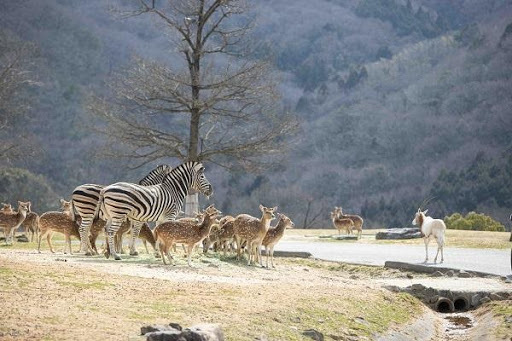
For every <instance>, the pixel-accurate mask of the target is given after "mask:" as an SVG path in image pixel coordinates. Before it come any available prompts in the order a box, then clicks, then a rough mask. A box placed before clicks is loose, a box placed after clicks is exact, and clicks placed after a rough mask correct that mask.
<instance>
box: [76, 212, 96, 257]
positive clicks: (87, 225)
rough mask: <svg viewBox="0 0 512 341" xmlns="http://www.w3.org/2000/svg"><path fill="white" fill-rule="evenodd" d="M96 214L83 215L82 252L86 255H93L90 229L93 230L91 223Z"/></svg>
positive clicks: (80, 230)
mask: <svg viewBox="0 0 512 341" xmlns="http://www.w3.org/2000/svg"><path fill="white" fill-rule="evenodd" d="M93 219H94V216H92V215H90V216H83V217H82V222H81V223H80V228H79V232H80V253H84V254H85V255H86V256H92V252H91V250H92V246H91V243H90V242H89V231H90V230H91V224H92V221H93Z"/></svg>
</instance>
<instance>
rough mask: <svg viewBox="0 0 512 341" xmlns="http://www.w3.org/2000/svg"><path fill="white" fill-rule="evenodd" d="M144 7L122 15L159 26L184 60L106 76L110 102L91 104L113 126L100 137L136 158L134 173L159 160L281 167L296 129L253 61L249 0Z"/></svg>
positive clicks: (263, 65) (139, 65) (268, 74)
mask: <svg viewBox="0 0 512 341" xmlns="http://www.w3.org/2000/svg"><path fill="white" fill-rule="evenodd" d="M161 3H162V2H158V4H161ZM138 5H139V8H138V9H137V10H133V11H129V12H127V11H124V12H118V13H121V14H122V15H123V16H125V17H131V16H140V15H150V16H152V18H154V20H156V22H157V23H160V24H163V27H164V28H165V29H166V30H167V31H168V32H169V36H170V37H171V38H170V39H171V43H172V44H173V45H174V46H175V47H176V48H177V51H176V52H177V54H178V55H179V56H180V57H181V61H182V63H181V67H180V66H179V65H178V66H176V65H177V64H179V63H177V62H176V61H173V62H174V63H168V64H164V63H160V62H156V61H150V60H147V59H144V58H142V57H134V59H133V63H131V65H130V66H128V67H126V68H125V69H123V70H121V71H119V72H118V73H116V74H115V75H114V76H113V77H112V79H111V80H110V82H109V87H110V90H111V91H112V93H111V96H103V97H101V96H93V97H92V98H91V101H90V103H89V108H90V111H91V112H92V113H94V114H95V115H97V116H100V117H101V118H103V119H105V120H106V122H107V123H108V124H107V126H106V127H105V128H104V129H103V130H102V132H103V133H105V134H106V135H107V136H108V137H109V138H110V139H111V141H110V142H111V143H109V145H110V146H114V148H111V149H110V150H109V152H110V154H111V155H113V156H116V157H119V156H120V157H125V158H128V159H130V160H131V161H135V162H134V163H133V167H138V166H141V165H144V164H146V163H148V162H151V161H153V160H157V159H160V158H163V157H177V158H179V159H181V160H197V161H210V162H213V163H216V164H219V165H221V166H223V167H226V168H231V167H240V166H242V167H243V168H244V169H247V170H257V169H262V168H264V167H267V166H268V165H269V163H272V162H275V161H276V160H277V159H276V157H278V156H279V155H282V151H283V148H284V147H285V143H286V137H287V135H289V134H290V133H292V132H293V131H294V130H295V129H296V127H297V123H296V122H295V120H294V119H293V118H292V117H291V116H290V115H288V114H286V113H285V112H284V110H282V109H281V108H279V104H278V103H279V96H278V91H277V89H276V87H277V81H276V79H275V78H274V77H273V75H272V70H271V68H270V65H269V63H267V62H265V61H254V60H251V59H250V55H249V54H248V51H249V50H248V49H247V45H248V44H247V34H248V32H249V31H250V29H251V27H252V21H251V20H250V19H249V17H248V16H247V15H244V14H245V13H246V12H247V9H248V8H247V4H246V3H245V1H241V0H175V1H167V2H165V5H164V6H162V7H158V8H157V7H156V6H155V1H147V0H138ZM171 65H173V66H171ZM196 198H197V197H196ZM187 199H189V200H190V198H187ZM196 200H197V199H196Z"/></svg>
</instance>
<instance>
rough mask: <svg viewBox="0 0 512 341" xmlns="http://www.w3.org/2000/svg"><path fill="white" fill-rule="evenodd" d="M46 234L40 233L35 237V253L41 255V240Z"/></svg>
mask: <svg viewBox="0 0 512 341" xmlns="http://www.w3.org/2000/svg"><path fill="white" fill-rule="evenodd" d="M46 233H47V232H44V233H43V232H40V233H39V236H38V237H37V252H39V253H41V239H43V237H44V236H45V235H46Z"/></svg>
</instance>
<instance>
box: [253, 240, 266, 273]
mask: <svg viewBox="0 0 512 341" xmlns="http://www.w3.org/2000/svg"><path fill="white" fill-rule="evenodd" d="M256 254H257V255H258V260H259V262H260V266H261V267H263V258H262V257H261V242H258V243H257V244H256ZM267 267H268V265H267Z"/></svg>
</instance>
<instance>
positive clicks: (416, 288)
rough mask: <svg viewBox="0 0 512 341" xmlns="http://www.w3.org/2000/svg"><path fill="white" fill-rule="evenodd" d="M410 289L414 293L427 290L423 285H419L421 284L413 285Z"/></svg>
mask: <svg viewBox="0 0 512 341" xmlns="http://www.w3.org/2000/svg"><path fill="white" fill-rule="evenodd" d="M410 288H411V290H413V291H422V290H425V289H426V287H425V286H424V285H423V284H419V283H416V284H413V285H411V286H410Z"/></svg>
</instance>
